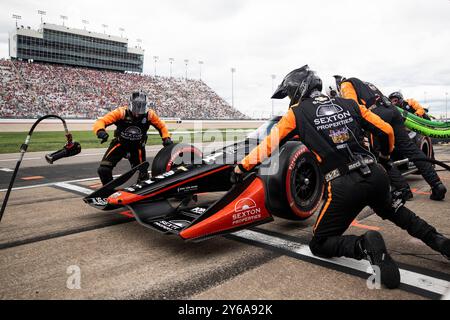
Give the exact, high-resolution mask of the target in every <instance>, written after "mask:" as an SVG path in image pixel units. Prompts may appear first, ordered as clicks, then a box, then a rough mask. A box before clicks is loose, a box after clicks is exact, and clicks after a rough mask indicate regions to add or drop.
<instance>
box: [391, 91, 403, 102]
mask: <svg viewBox="0 0 450 320" xmlns="http://www.w3.org/2000/svg"><path fill="white" fill-rule="evenodd" d="M389 100H391V102H392V101H393V100H397V101H398V102H397V103H396V104H402V103H403V101H405V98H404V97H403V94H402V93H401V92H400V91H396V92H393V93H391V94H390V95H389ZM392 103H393V102H392Z"/></svg>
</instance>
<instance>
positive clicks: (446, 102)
mask: <svg viewBox="0 0 450 320" xmlns="http://www.w3.org/2000/svg"><path fill="white" fill-rule="evenodd" d="M447 107H448V92H446V93H445V121H447V119H448V113H447Z"/></svg>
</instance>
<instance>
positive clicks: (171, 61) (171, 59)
mask: <svg viewBox="0 0 450 320" xmlns="http://www.w3.org/2000/svg"><path fill="white" fill-rule="evenodd" d="M174 61H175V59H174V58H169V63H170V77H171V78H172V64H173V62H174Z"/></svg>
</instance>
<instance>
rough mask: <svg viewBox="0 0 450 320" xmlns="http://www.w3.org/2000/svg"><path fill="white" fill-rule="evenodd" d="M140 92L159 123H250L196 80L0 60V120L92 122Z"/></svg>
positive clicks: (245, 117)
mask: <svg viewBox="0 0 450 320" xmlns="http://www.w3.org/2000/svg"><path fill="white" fill-rule="evenodd" d="M140 89H142V90H144V91H145V92H146V93H147V94H148V95H149V96H150V97H151V99H152V100H153V101H154V102H155V107H154V109H155V110H156V112H157V113H158V114H159V115H160V116H161V117H166V118H181V119H186V120H187V119H195V120H197V119H217V120H219V119H248V117H247V116H245V115H244V114H242V113H241V112H239V111H238V110H236V109H234V108H232V107H231V106H230V105H229V104H228V103H227V102H226V101H225V100H223V99H222V98H221V97H219V96H218V95H217V94H216V93H215V92H214V91H213V90H212V89H211V88H209V87H208V86H207V85H206V84H205V83H204V82H202V81H199V80H190V79H187V80H186V79H178V78H167V77H152V76H148V75H142V74H134V73H133V74H131V73H121V72H112V71H101V70H95V69H88V68H79V67H71V66H64V65H55V64H43V63H30V62H22V61H18V60H5V59H2V60H0V117H1V118H35V117H37V116H41V115H45V114H49V113H53V114H58V115H61V116H63V117H66V118H73V119H95V118H97V117H100V116H103V115H104V114H105V113H106V112H108V111H110V110H112V109H114V108H116V107H117V106H120V105H124V104H127V99H128V97H129V94H130V93H131V92H132V91H134V90H140Z"/></svg>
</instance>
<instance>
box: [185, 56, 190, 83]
mask: <svg viewBox="0 0 450 320" xmlns="http://www.w3.org/2000/svg"><path fill="white" fill-rule="evenodd" d="M188 63H189V59H184V65H185V66H186V78H185V79H186V80H187V76H188V75H187V71H188Z"/></svg>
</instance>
